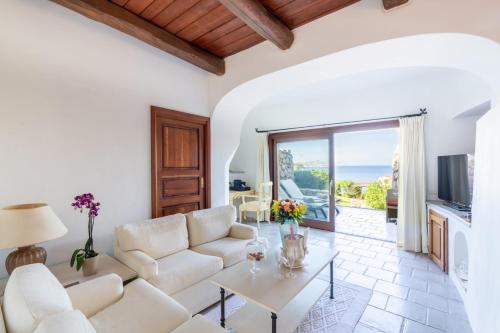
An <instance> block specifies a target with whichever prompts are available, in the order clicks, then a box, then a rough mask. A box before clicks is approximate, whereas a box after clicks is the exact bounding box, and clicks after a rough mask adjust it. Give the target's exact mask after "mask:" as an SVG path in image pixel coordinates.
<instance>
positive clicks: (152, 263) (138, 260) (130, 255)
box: [115, 246, 158, 280]
mask: <svg viewBox="0 0 500 333" xmlns="http://www.w3.org/2000/svg"><path fill="white" fill-rule="evenodd" d="M115 258H116V259H118V260H119V261H121V262H122V263H123V264H125V265H127V266H128V267H130V268H131V269H133V270H134V271H136V272H137V274H139V277H141V278H143V279H144V280H149V279H150V278H152V277H154V276H156V275H158V263H157V262H156V260H154V259H153V258H151V257H150V256H148V255H147V254H146V253H144V252H142V251H139V250H133V251H122V250H120V248H119V247H118V246H115Z"/></svg>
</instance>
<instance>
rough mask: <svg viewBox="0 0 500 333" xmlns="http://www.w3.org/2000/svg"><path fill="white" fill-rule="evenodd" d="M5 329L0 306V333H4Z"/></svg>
mask: <svg viewBox="0 0 500 333" xmlns="http://www.w3.org/2000/svg"><path fill="white" fill-rule="evenodd" d="M6 332H7V329H6V328H5V322H4V320H3V312H2V306H1V304H0V333H6Z"/></svg>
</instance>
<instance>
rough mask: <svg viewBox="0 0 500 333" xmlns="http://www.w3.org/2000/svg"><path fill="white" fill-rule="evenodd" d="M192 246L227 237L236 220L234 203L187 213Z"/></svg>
mask: <svg viewBox="0 0 500 333" xmlns="http://www.w3.org/2000/svg"><path fill="white" fill-rule="evenodd" d="M186 216H187V224H188V231H189V244H190V246H198V245H201V244H205V243H208V242H212V241H214V240H217V239H220V238H224V237H227V236H228V235H229V231H230V230H231V224H233V222H235V221H236V208H235V207H234V206H232V205H228V206H222V207H217V208H209V209H203V210H197V211H194V212H191V213H188V214H187V215H186Z"/></svg>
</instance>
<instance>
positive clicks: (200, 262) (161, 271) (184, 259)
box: [148, 250, 223, 295]
mask: <svg viewBox="0 0 500 333" xmlns="http://www.w3.org/2000/svg"><path fill="white" fill-rule="evenodd" d="M222 267H223V262H222V259H221V258H218V257H213V256H207V255H204V254H200V253H197V252H194V251H191V250H184V251H181V252H177V253H175V254H172V255H170V256H168V257H164V258H161V259H159V260H158V275H157V276H155V277H153V278H151V279H149V280H148V282H150V283H151V284H152V285H154V286H155V287H157V288H159V289H161V290H162V291H163V292H165V293H166V294H168V295H170V294H173V293H175V292H177V291H180V290H182V289H184V288H187V287H189V286H191V285H193V284H195V283H196V282H199V281H201V280H203V279H206V278H208V277H210V276H212V275H214V274H215V273H217V272H219V271H220V270H222Z"/></svg>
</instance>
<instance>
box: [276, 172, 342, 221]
mask: <svg viewBox="0 0 500 333" xmlns="http://www.w3.org/2000/svg"><path fill="white" fill-rule="evenodd" d="M280 186H281V188H282V190H283V192H284V193H285V194H286V195H287V196H288V197H289V198H290V199H293V200H297V201H302V202H304V203H306V204H307V208H308V209H309V211H311V212H313V213H314V216H316V217H318V211H319V212H321V214H322V215H323V217H324V218H325V219H326V218H327V215H326V213H325V211H324V210H323V208H324V207H328V205H329V204H328V200H325V199H321V198H318V197H314V196H309V195H304V194H303V193H302V191H301V190H300V188H299V187H298V186H297V184H295V182H294V181H293V180H292V179H282V180H280ZM337 213H338V211H337Z"/></svg>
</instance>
